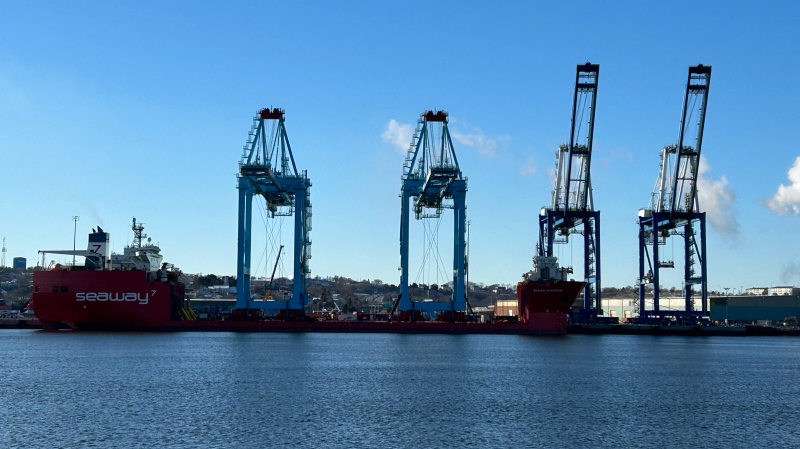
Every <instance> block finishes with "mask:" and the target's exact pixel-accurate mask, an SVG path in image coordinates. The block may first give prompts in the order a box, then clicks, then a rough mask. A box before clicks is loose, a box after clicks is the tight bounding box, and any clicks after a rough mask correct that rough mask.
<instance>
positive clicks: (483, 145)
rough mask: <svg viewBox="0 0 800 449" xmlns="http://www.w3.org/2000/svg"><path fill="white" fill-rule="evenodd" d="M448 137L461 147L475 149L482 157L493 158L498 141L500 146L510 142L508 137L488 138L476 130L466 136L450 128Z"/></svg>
mask: <svg viewBox="0 0 800 449" xmlns="http://www.w3.org/2000/svg"><path fill="white" fill-rule="evenodd" d="M450 136H451V137H452V138H453V139H455V140H456V141H457V142H458V143H460V144H462V145H465V146H468V147H473V148H475V149H476V150H478V152H479V153H481V154H482V155H484V156H494V154H495V153H497V146H498V141H499V143H500V144H508V142H509V141H510V140H511V137H509V136H498V137H496V138H491V137H488V136H486V134H484V133H483V131H481V130H480V129H477V128H475V129H473V130H472V132H470V133H466V134H465V133H461V132H459V131H458V130H455V129H453V128H450Z"/></svg>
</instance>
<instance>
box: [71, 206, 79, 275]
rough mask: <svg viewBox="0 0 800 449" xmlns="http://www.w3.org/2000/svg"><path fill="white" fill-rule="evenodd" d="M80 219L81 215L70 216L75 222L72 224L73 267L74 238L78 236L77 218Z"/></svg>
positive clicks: (73, 254) (73, 256) (73, 253)
mask: <svg viewBox="0 0 800 449" xmlns="http://www.w3.org/2000/svg"><path fill="white" fill-rule="evenodd" d="M80 219H81V217H79V216H77V215H73V216H72V221H73V222H75V224H74V226H73V228H72V266H73V267H74V266H75V238H76V237H77V236H78V220H80Z"/></svg>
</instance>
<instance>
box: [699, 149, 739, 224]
mask: <svg viewBox="0 0 800 449" xmlns="http://www.w3.org/2000/svg"><path fill="white" fill-rule="evenodd" d="M710 171H711V166H710V165H708V161H707V160H706V158H705V157H703V156H701V157H700V167H699V168H698V174H697V196H698V200H699V201H700V208H701V209H702V210H703V211H704V212H705V213H706V217H707V218H708V224H710V225H711V227H712V228H714V229H716V230H717V231H719V232H721V233H723V234H728V235H733V236H735V235H738V234H739V221H738V219H737V211H736V192H734V191H733V189H732V188H731V186H730V184H729V183H728V179H727V178H725V176H723V177H722V178H720V179H717V180H715V179H712V178H711V177H709V176H708V173H709V172H710Z"/></svg>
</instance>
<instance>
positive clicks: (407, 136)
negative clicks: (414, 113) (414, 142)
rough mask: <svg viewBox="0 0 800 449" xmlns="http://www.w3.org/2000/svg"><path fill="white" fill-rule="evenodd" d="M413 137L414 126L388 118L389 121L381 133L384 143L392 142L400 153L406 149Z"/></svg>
mask: <svg viewBox="0 0 800 449" xmlns="http://www.w3.org/2000/svg"><path fill="white" fill-rule="evenodd" d="M413 137H414V126H413V125H408V124H403V123H398V122H397V120H395V119H391V120H389V123H387V124H386V129H384V130H383V133H382V134H381V139H383V141H384V142H386V143H390V144H392V145H393V146H394V147H395V148H396V149H397V150H399V152H400V153H405V152H406V151H407V150H408V146H409V145H411V139H412V138H413Z"/></svg>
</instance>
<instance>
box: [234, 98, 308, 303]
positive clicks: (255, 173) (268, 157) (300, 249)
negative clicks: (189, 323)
mask: <svg viewBox="0 0 800 449" xmlns="http://www.w3.org/2000/svg"><path fill="white" fill-rule="evenodd" d="M237 177H238V189H239V240H238V252H237V262H236V308H237V309H244V310H246V311H249V310H253V309H263V310H271V311H273V312H277V311H281V310H283V311H284V312H281V313H280V314H281V315H283V316H285V317H287V318H290V317H294V318H299V317H302V316H303V309H304V307H305V305H306V297H307V294H306V277H307V276H308V274H309V272H310V271H309V268H308V260H309V259H310V258H311V253H310V246H311V240H310V238H309V233H310V231H311V197H310V189H311V180H309V179H308V175H307V174H306V172H305V171H303V172H299V171H298V170H297V166H296V165H295V162H294V156H293V155H292V147H291V146H290V145H289V138H288V137H287V135H286V127H285V126H284V110H283V109H279V108H274V109H269V108H266V109H262V110H260V111H259V112H258V114H257V115H256V116H255V117H254V118H253V126H252V128H251V129H250V133H249V135H248V138H247V144H246V145H245V146H244V153H243V154H242V159H241V161H240V162H239V175H238V176H237ZM254 195H259V196H261V197H263V198H264V200H265V201H266V211H267V214H268V215H269V217H270V218H274V217H276V216H291V215H292V214H294V277H293V280H292V282H293V285H292V297H291V299H289V300H288V301H276V300H254V299H253V298H252V297H251V293H250V252H251V248H250V245H251V235H252V218H253V196H254ZM268 288H269V287H268ZM284 314H285V315H284Z"/></svg>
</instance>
